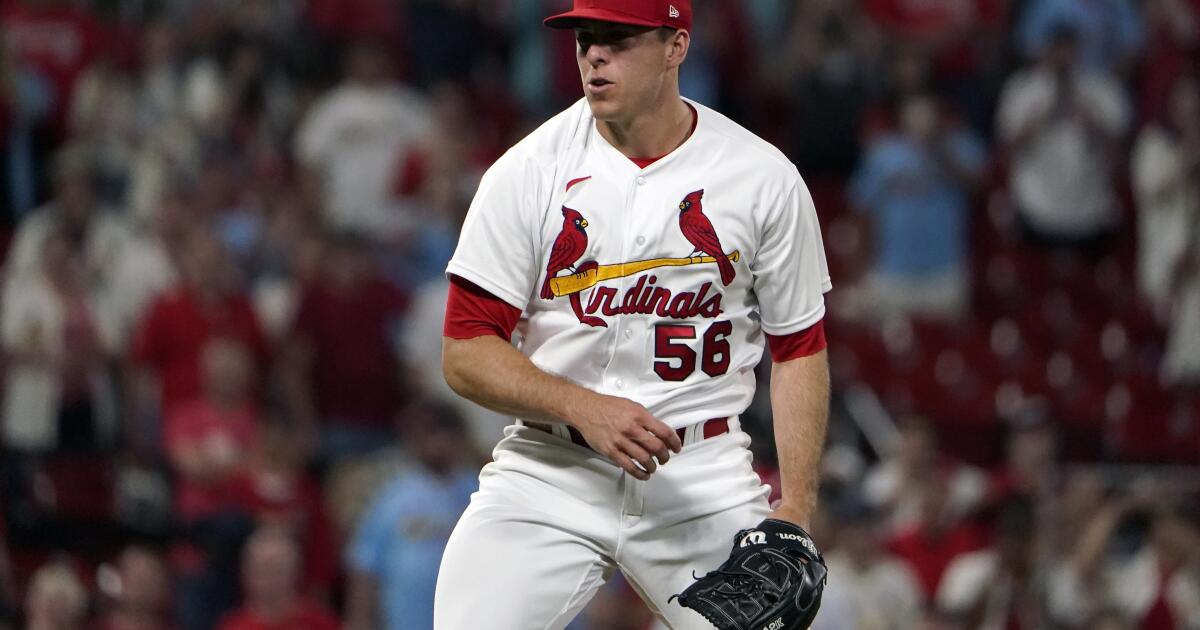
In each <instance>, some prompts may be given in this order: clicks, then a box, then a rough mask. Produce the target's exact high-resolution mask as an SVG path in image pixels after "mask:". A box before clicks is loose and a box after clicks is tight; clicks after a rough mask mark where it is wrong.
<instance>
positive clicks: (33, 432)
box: [0, 274, 115, 452]
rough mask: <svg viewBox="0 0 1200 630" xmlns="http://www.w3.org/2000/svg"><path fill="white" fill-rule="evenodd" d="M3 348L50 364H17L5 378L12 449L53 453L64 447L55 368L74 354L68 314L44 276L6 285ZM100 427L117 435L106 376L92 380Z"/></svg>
mask: <svg viewBox="0 0 1200 630" xmlns="http://www.w3.org/2000/svg"><path fill="white" fill-rule="evenodd" d="M0 305H2V306H0V343H2V346H3V350H4V352H5V354H21V353H31V354H39V355H43V356H45V357H46V358H47V359H48V362H47V363H44V364H38V363H31V362H25V361H11V362H10V363H9V365H8V366H7V368H6V370H5V374H4V389H3V395H4V398H3V407H2V408H0V412H2V413H3V436H4V443H5V445H6V446H7V447H9V448H12V449H17V450H22V451H33V452H41V451H48V450H52V449H53V448H54V447H55V445H56V444H57V443H58V413H59V408H60V404H61V402H62V378H61V375H60V374H59V371H58V369H57V367H56V366H55V365H53V363H56V362H58V361H61V360H62V358H63V356H64V355H65V353H67V352H70V351H71V349H70V348H66V347H65V346H64V345H63V341H64V339H63V326H64V325H65V317H66V313H65V312H64V310H63V304H62V302H61V301H60V300H59V298H58V293H57V292H56V291H55V289H54V288H53V287H52V286H50V284H49V282H48V281H47V280H46V279H45V277H44V276H42V275H41V274H23V275H21V276H18V277H16V278H13V279H10V280H9V281H8V282H6V283H5V285H4V296H3V302H0ZM90 380H91V390H92V403H93V413H94V414H95V417H94V421H95V422H96V426H97V428H98V429H100V431H101V433H105V432H107V433H109V434H110V435H111V433H112V431H113V430H114V429H115V425H114V420H115V418H114V417H113V408H112V398H111V392H109V391H107V388H106V387H105V382H104V378H103V372H102V371H101V370H100V369H99V368H97V369H96V370H95V371H94V372H93V373H92V374H91V375H90Z"/></svg>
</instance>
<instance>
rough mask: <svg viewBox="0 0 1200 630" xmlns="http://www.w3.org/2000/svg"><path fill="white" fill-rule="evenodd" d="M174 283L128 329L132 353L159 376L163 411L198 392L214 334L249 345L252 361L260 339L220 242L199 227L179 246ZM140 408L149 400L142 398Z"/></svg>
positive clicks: (262, 360)
mask: <svg viewBox="0 0 1200 630" xmlns="http://www.w3.org/2000/svg"><path fill="white" fill-rule="evenodd" d="M179 257H180V260H179V271H180V276H181V277H180V285H179V286H178V287H177V288H176V289H174V290H173V291H170V292H168V293H164V294H162V295H160V296H159V297H158V298H157V299H156V300H155V301H154V303H153V305H152V306H151V307H150V309H149V311H148V312H147V313H146V316H145V318H144V319H143V320H142V321H141V324H140V325H139V327H138V330H137V332H136V334H135V335H134V345H133V356H134V358H135V360H136V361H137V362H138V364H139V365H141V366H143V367H145V368H148V369H149V370H150V371H151V372H152V373H153V374H154V375H155V376H157V378H158V381H159V392H160V395H159V397H158V399H159V400H160V401H161V402H160V403H159V408H160V409H161V412H162V414H163V415H164V416H166V415H170V414H171V413H173V412H174V410H175V408H176V407H177V406H178V405H180V404H182V403H184V402H188V401H191V400H194V399H196V398H198V397H199V396H200V395H201V394H202V393H203V387H202V378H201V375H202V370H201V356H202V354H203V352H204V348H205V347H206V346H207V344H208V342H209V341H210V340H211V339H213V338H215V337H228V338H230V339H234V340H237V341H238V342H240V343H242V344H244V345H245V346H246V347H247V348H249V350H250V352H251V353H252V356H253V357H254V358H255V360H256V362H257V364H258V365H260V366H261V365H265V364H266V359H267V347H266V341H265V340H264V338H263V335H262V332H261V330H260V329H259V325H258V320H257V318H256V317H255V315H254V309H253V307H252V306H251V304H250V300H249V298H248V297H247V296H246V295H245V294H244V293H243V292H242V291H241V290H240V289H239V288H238V287H237V286H236V282H235V280H234V277H233V276H234V273H233V270H232V268H231V265H230V263H229V259H228V256H226V254H225V251H224V248H222V246H221V244H220V243H219V242H218V241H217V239H216V238H215V237H214V236H213V235H212V234H211V233H210V232H209V231H208V230H206V229H205V228H202V227H197V228H195V229H192V230H191V231H189V233H188V236H187V238H186V241H185V242H184V244H183V246H182V247H181V251H180V252H179ZM142 405H143V408H142V413H147V409H146V408H147V407H149V406H150V405H149V404H148V403H147V402H146V401H143V402H142Z"/></svg>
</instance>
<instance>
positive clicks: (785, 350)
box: [767, 319, 826, 363]
mask: <svg viewBox="0 0 1200 630" xmlns="http://www.w3.org/2000/svg"><path fill="white" fill-rule="evenodd" d="M825 347H826V344H825V320H823V319H822V320H818V321H817V323H815V324H813V325H812V326H809V327H808V328H805V329H804V330H801V331H798V332H794V333H792V334H790V335H778V336H776V335H770V334H768V335H767V348H769V349H770V350H771V360H773V361H775V362H776V363H783V362H784V361H791V360H792V359H799V358H800V357H807V356H812V355H814V354H816V353H818V352H820V351H822V350H824V349H825Z"/></svg>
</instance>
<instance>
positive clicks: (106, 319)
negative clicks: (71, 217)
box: [4, 203, 133, 354]
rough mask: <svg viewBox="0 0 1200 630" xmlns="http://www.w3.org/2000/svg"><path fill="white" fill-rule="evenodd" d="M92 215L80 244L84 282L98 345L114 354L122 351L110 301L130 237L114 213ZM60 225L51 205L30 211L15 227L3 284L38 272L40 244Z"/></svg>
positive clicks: (56, 213) (54, 207)
mask: <svg viewBox="0 0 1200 630" xmlns="http://www.w3.org/2000/svg"><path fill="white" fill-rule="evenodd" d="M93 212H94V214H93V215H92V217H91V219H90V221H89V224H88V228H87V232H86V235H85V237H84V238H85V241H84V243H83V258H84V260H83V263H84V267H85V269H84V272H85V274H86V277H85V281H86V286H87V289H88V292H89V294H90V297H91V298H92V304H93V306H94V312H93V315H94V316H95V317H96V320H97V324H98V326H97V328H98V332H99V334H100V342H101V344H102V345H103V347H104V349H105V350H107V351H108V352H110V353H113V354H118V353H120V352H123V351H124V348H123V347H122V346H121V345H120V344H121V341H122V337H121V335H120V334H119V326H118V325H117V321H118V320H119V317H118V316H117V315H116V314H115V313H117V312H119V308H118V306H119V305H118V304H117V303H116V302H115V301H114V299H115V298H114V297H113V289H114V286H115V284H116V277H117V275H118V270H119V269H120V267H121V265H122V258H123V257H124V256H125V255H126V253H127V252H128V249H129V246H130V243H131V241H132V238H133V237H132V233H131V231H130V229H129V225H128V224H127V223H126V222H125V220H124V219H122V218H121V217H120V216H119V215H117V214H116V212H115V211H112V210H106V209H99V208H97V209H96V210H94V211H93ZM61 225H62V218H61V217H60V214H59V209H58V208H57V206H55V205H54V204H53V203H51V204H48V205H46V206H43V207H41V208H39V209H37V210H36V211H34V213H33V214H31V215H29V216H28V217H27V218H26V219H25V220H24V221H22V222H21V223H20V225H19V226H17V232H16V234H15V235H14V236H13V244H12V248H11V249H10V251H9V256H8V260H7V261H6V263H5V268H4V278H5V281H6V282H11V281H12V280H13V279H15V278H20V277H22V276H32V275H37V274H38V273H39V272H40V269H41V265H42V245H43V244H44V243H45V242H46V237H47V236H49V235H50V234H51V233H53V232H54V231H55V230H57V229H59V228H60V227H61ZM114 309H116V310H114Z"/></svg>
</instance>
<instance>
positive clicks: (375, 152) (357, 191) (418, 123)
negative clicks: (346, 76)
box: [296, 84, 431, 237]
mask: <svg viewBox="0 0 1200 630" xmlns="http://www.w3.org/2000/svg"><path fill="white" fill-rule="evenodd" d="M430 120H431V118H430V113H429V108H428V105H427V104H426V102H425V100H424V99H423V98H422V97H421V96H420V95H419V94H417V93H416V92H413V91H411V90H408V89H405V88H401V87H399V86H395V85H387V86H381V87H369V86H364V85H355V84H346V85H342V86H341V87H338V88H337V89H335V90H333V91H332V92H330V93H329V95H328V96H325V97H324V98H323V99H321V100H320V101H319V102H318V103H316V104H315V105H313V108H312V110H311V111H310V112H309V114H308V116H307V117H306V118H305V119H304V121H303V122H302V123H301V125H300V128H299V129H298V130H297V132H296V143H297V144H296V153H297V156H298V157H299V159H300V161H301V162H302V163H304V165H305V166H307V167H309V168H312V169H313V170H315V171H316V172H317V173H319V174H320V175H321V179H322V181H321V183H322V186H323V190H324V194H325V199H324V211H325V213H326V217H325V218H326V220H327V221H328V222H329V223H330V224H331V225H332V226H333V227H335V228H340V229H354V230H358V231H362V232H364V233H366V234H368V235H371V236H376V237H386V236H390V235H394V234H395V233H396V232H398V231H400V230H402V229H404V228H405V221H404V215H403V212H402V211H401V210H400V209H399V208H398V207H397V202H396V200H394V199H393V195H392V189H393V183H394V182H395V178H396V174H397V169H398V167H399V165H400V159H402V158H403V157H404V156H405V155H406V154H407V153H408V152H409V151H410V150H411V149H412V148H413V147H414V146H415V145H416V144H417V143H418V142H419V141H421V140H422V139H424V137H425V134H426V133H427V131H428V129H429V125H430Z"/></svg>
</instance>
